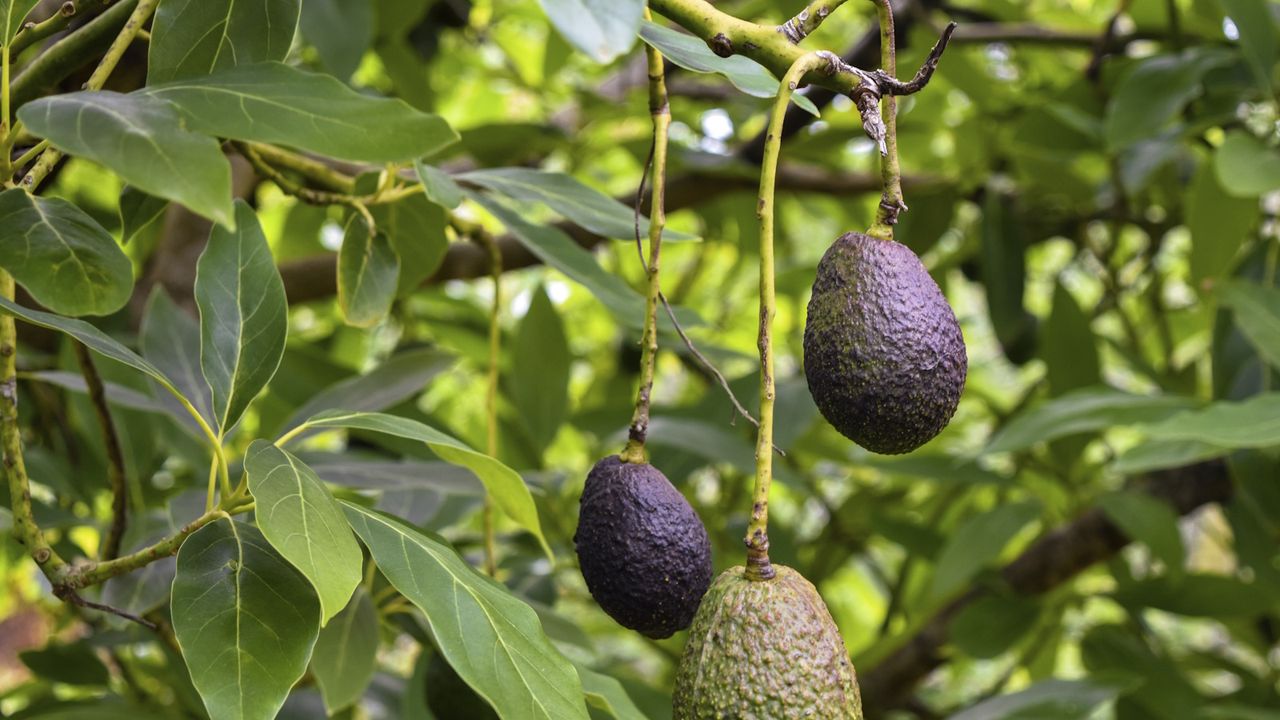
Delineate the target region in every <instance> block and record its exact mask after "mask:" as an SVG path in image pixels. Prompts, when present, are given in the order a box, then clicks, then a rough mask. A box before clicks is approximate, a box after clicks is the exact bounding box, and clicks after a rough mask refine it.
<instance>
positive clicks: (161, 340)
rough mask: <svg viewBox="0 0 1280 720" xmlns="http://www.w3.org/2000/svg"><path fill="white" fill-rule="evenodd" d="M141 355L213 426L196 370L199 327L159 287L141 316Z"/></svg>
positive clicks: (207, 396)
mask: <svg viewBox="0 0 1280 720" xmlns="http://www.w3.org/2000/svg"><path fill="white" fill-rule="evenodd" d="M139 342H140V344H141V346H142V356H143V357H145V358H146V359H147V360H149V361H150V362H151V363H153V364H154V365H155V366H156V368H158V369H159V370H160V371H161V372H162V373H164V375H165V377H168V378H170V379H171V380H172V382H173V385H174V387H176V388H177V389H178V392H180V393H181V394H182V395H183V397H185V398H187V400H189V401H190V402H191V405H192V406H193V407H195V409H196V411H197V412H199V413H200V416H201V417H203V418H204V419H205V420H206V421H208V422H209V423H211V424H216V423H217V416H216V415H215V414H214V412H213V398H212V396H211V395H210V393H209V383H208V382H207V381H205V379H204V374H203V373H202V372H201V370H200V324H199V323H198V322H196V319H195V318H193V317H192V316H191V315H190V314H188V313H187V312H186V311H185V310H183V309H182V308H180V307H178V306H177V305H176V304H175V303H174V302H173V300H170V299H169V294H168V293H167V292H165V289H164V287H163V286H161V285H156V287H155V288H154V289H153V290H152V291H151V297H150V298H148V299H147V307H146V309H145V310H143V313H142V330H141V333H140V338H139Z"/></svg>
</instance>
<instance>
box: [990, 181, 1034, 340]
mask: <svg viewBox="0 0 1280 720" xmlns="http://www.w3.org/2000/svg"><path fill="white" fill-rule="evenodd" d="M1022 220H1023V218H1022V217H1020V216H1019V213H1018V206H1017V198H1016V197H1015V196H1014V195H1013V194H1011V193H1009V192H1007V191H1003V190H1000V189H998V188H996V187H993V186H990V187H988V188H987V189H986V195H985V198H984V202H983V204H982V237H981V245H982V248H981V249H982V252H981V255H980V256H979V260H980V262H981V263H982V284H983V286H984V287H985V288H986V292H987V314H988V316H990V318H991V325H992V329H994V330H995V333H996V340H997V341H998V342H999V344H1000V349H1001V351H1002V352H1003V353H1004V355H1005V357H1007V358H1009V360H1010V361H1011V362H1014V363H1018V364H1020V363H1024V362H1026V361H1028V360H1030V359H1031V357H1032V354H1033V352H1034V350H1035V337H1036V324H1035V323H1036V318H1035V316H1034V315H1032V314H1031V313H1030V312H1028V311H1027V306H1026V300H1025V296H1026V289H1027V257H1026V250H1027V245H1026V240H1025V239H1024V236H1025V235H1026V233H1027V227H1026V225H1025V224H1024V223H1023V222H1022Z"/></svg>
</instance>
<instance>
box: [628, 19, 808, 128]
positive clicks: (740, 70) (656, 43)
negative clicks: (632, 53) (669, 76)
mask: <svg viewBox="0 0 1280 720" xmlns="http://www.w3.org/2000/svg"><path fill="white" fill-rule="evenodd" d="M640 39H641V40H644V41H645V42H646V43H647V44H649V45H652V46H653V47H655V48H657V49H658V50H661V51H662V55H663V57H665V58H666V59H668V60H670V61H671V62H673V63H675V64H676V65H679V66H680V67H682V68H684V69H685V70H692V71H693V72H697V73H718V74H720V75H723V76H724V77H725V78H726V79H728V81H729V82H731V83H733V86H734V87H736V88H738V89H739V90H741V91H742V92H744V93H746V94H748V95H751V96H754V97H758V98H771V97H775V96H777V94H778V78H776V77H774V76H773V73H770V72H769V71H768V70H766V69H765V68H764V66H763V65H760V64H759V63H757V62H755V61H754V60H750V59H748V58H746V57H743V56H742V55H732V56H730V57H727V58H722V57H720V56H719V55H716V54H715V53H713V52H711V48H709V47H707V44H706V43H705V42H703V41H702V40H699V39H698V38H696V37H694V36H692V35H689V34H687V33H682V32H679V31H677V30H673V29H671V28H668V27H664V26H662V25H659V24H657V23H654V22H650V21H648V20H645V21H643V22H642V23H641V26H640ZM791 102H793V103H795V104H796V105H798V106H799V107H801V108H803V109H804V110H805V111H807V112H809V113H810V114H812V115H813V116H814V117H817V116H818V114H819V113H818V107H817V106H816V105H814V104H813V101H812V100H810V99H809V98H807V97H805V96H804V95H800V94H798V93H796V94H793V95H792V96H791Z"/></svg>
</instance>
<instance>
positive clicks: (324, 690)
mask: <svg viewBox="0 0 1280 720" xmlns="http://www.w3.org/2000/svg"><path fill="white" fill-rule="evenodd" d="M343 522H346V520H345V519H344V520H343ZM377 654H378V612H377V610H375V609H374V607H373V600H372V599H371V598H370V597H369V591H367V590H365V589H364V588H357V589H356V594H355V595H353V596H352V597H351V602H349V603H347V606H346V607H345V608H343V609H342V612H340V613H338V614H337V616H336V617H334V618H333V620H331V621H330V622H329V624H328V625H327V626H325V628H324V629H323V630H321V631H320V637H319V638H318V639H317V640H316V650H315V652H314V653H312V655H311V673H312V674H313V675H315V676H316V684H317V685H319V686H320V693H321V695H322V696H323V697H324V706H325V708H326V709H328V711H329V714H330V715H332V714H333V713H335V712H337V711H339V710H341V709H342V708H345V707H349V706H351V705H354V704H355V703H356V701H358V700H359V699H360V697H361V696H362V695H364V691H365V688H367V687H369V681H370V680H372V679H373V671H374V670H375V669H377V660H378V658H377Z"/></svg>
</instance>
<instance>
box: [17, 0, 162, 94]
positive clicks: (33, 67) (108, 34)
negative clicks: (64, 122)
mask: <svg viewBox="0 0 1280 720" xmlns="http://www.w3.org/2000/svg"><path fill="white" fill-rule="evenodd" d="M137 5H138V0H118V2H117V3H116V4H115V5H113V6H111V7H110V8H107V10H106V11H104V12H103V13H102V14H101V15H99V16H97V17H95V18H94V19H93V20H91V21H89V22H88V23H86V24H85V25H84V26H83V27H81V28H80V29H78V30H76V31H75V32H73V33H71V34H70V35H67V36H66V37H64V38H62V39H61V40H59V41H58V42H56V43H54V45H53V46H52V47H50V48H49V49H48V50H45V51H44V52H42V53H40V55H38V56H37V57H36V58H35V59H34V60H32V61H31V63H30V64H28V65H27V66H26V67H25V68H23V70H22V72H21V73H19V74H18V76H17V77H16V78H14V79H13V88H12V90H13V106H14V107H15V108H18V107H22V106H23V105H25V104H26V103H28V102H30V101H31V100H34V99H36V98H37V97H39V96H40V95H41V94H43V93H44V92H46V91H47V90H48V89H49V88H52V87H53V86H55V85H57V84H58V83H59V82H61V81H62V80H63V79H65V78H66V77H67V76H69V75H71V73H73V72H75V71H76V70H77V69H79V68H81V67H83V66H84V65H85V63H87V62H88V61H89V60H91V59H92V58H94V57H96V56H98V55H101V54H102V53H104V52H106V50H107V48H108V47H109V46H110V44H111V41H112V39H113V38H115V37H116V35H117V33H119V32H120V29H121V28H123V27H124V26H125V23H126V22H127V21H128V19H129V16H130V15H131V14H132V13H133V10H134V8H136V7H137Z"/></svg>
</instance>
